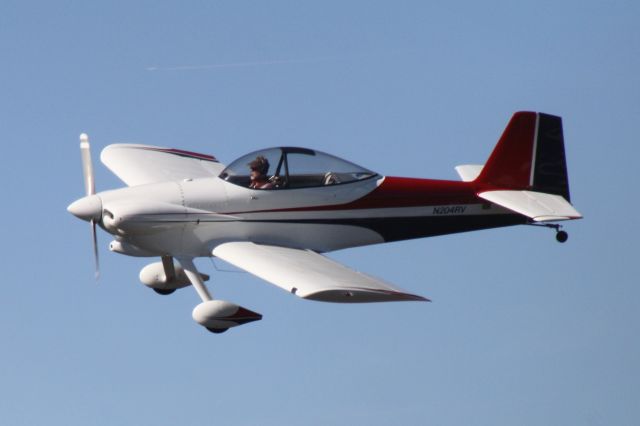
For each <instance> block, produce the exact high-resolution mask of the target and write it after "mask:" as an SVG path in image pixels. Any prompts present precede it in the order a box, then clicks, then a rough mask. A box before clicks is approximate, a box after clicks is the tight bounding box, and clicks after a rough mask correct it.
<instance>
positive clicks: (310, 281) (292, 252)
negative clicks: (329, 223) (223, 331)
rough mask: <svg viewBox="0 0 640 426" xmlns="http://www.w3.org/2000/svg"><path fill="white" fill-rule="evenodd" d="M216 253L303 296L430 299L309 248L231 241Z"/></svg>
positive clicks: (339, 299) (342, 299)
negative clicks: (408, 291)
mask: <svg viewBox="0 0 640 426" xmlns="http://www.w3.org/2000/svg"><path fill="white" fill-rule="evenodd" d="M213 255H214V256H216V257H219V258H220V259H222V260H224V261H226V262H229V263H231V264H232V265H234V266H236V267H238V268H241V269H244V270H245V271H247V272H250V273H251V274H253V275H256V276H257V277H260V278H262V279H264V280H266V281H268V282H270V283H272V284H275V285H277V286H278V287H280V288H282V289H284V290H286V291H288V292H290V293H293V294H295V295H296V296H299V297H302V298H304V299H311V300H318V301H323V302H338V303H363V302H392V301H412V300H413V301H428V299H426V298H424V297H422V296H418V295H415V294H411V293H407V292H405V291H404V290H401V289H399V288H397V287H394V286H392V285H391V284H388V283H385V282H384V281H381V280H379V279H376V278H373V277H370V276H368V275H365V274H362V273H360V272H357V271H354V270H352V269H349V268H347V267H345V266H343V265H341V264H340V263H337V262H335V261H333V260H331V259H329V258H327V257H325V256H322V255H320V254H318V253H315V252H313V251H310V250H300V249H293V248H286V247H276V246H267V245H261V244H255V243H251V242H231V243H224V244H221V245H219V246H217V247H216V248H215V249H214V250H213Z"/></svg>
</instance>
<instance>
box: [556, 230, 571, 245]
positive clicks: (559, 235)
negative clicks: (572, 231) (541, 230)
mask: <svg viewBox="0 0 640 426" xmlns="http://www.w3.org/2000/svg"><path fill="white" fill-rule="evenodd" d="M568 239H569V234H567V233H566V232H564V231H558V232H557V233H556V240H558V242H559V243H564V242H565V241H567V240H568Z"/></svg>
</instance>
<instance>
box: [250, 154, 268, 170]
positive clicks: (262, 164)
mask: <svg viewBox="0 0 640 426" xmlns="http://www.w3.org/2000/svg"><path fill="white" fill-rule="evenodd" d="M249 168H250V169H251V170H255V171H257V172H260V174H263V175H266V174H267V172H268V171H269V160H267V159H266V158H264V157H263V156H262V155H258V156H257V157H256V159H255V160H253V161H252V162H250V163H249Z"/></svg>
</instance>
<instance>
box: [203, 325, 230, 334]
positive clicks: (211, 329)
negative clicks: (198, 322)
mask: <svg viewBox="0 0 640 426" xmlns="http://www.w3.org/2000/svg"><path fill="white" fill-rule="evenodd" d="M206 329H207V330H209V331H210V332H212V333H215V334H220V333H224V332H225V331H227V330H228V328H209V327H206Z"/></svg>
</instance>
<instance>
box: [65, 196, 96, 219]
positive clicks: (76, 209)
mask: <svg viewBox="0 0 640 426" xmlns="http://www.w3.org/2000/svg"><path fill="white" fill-rule="evenodd" d="M67 211H68V212H69V213H71V214H72V215H74V216H75V217H77V218H79V219H82V220H86V221H87V222H88V221H90V220H91V219H94V220H99V219H100V218H101V217H102V200H101V199H100V197H98V196H97V195H89V196H86V197H83V198H80V199H78V200H76V201H74V202H73V203H71V204H69V207H67Z"/></svg>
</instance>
